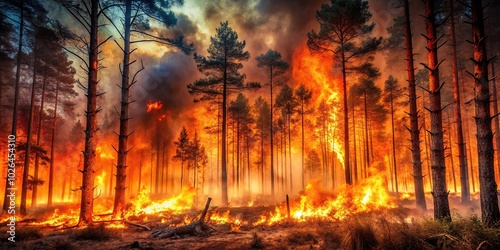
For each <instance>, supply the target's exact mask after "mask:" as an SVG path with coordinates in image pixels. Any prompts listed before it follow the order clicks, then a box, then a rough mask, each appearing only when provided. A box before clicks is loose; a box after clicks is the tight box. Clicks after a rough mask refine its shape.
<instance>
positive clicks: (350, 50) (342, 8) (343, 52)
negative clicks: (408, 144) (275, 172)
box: [307, 0, 382, 185]
mask: <svg viewBox="0 0 500 250" xmlns="http://www.w3.org/2000/svg"><path fill="white" fill-rule="evenodd" d="M371 16H372V14H371V13H370V11H369V10H368V2H366V1H362V0H331V5H328V4H323V5H321V9H320V10H318V11H317V12H316V19H317V21H318V23H319V24H320V30H319V32H318V33H316V32H315V31H314V30H312V31H311V32H309V33H308V34H307V37H308V41H307V46H308V47H309V50H310V51H311V52H313V53H325V52H332V53H333V55H334V56H335V57H336V58H337V60H339V62H340V64H341V69H342V92H343V93H342V94H343V115H344V124H343V127H344V165H345V166H344V169H345V180H346V183H347V184H349V185H350V184H352V177H351V165H350V157H351V155H350V153H349V126H348V122H349V113H348V108H347V73H348V71H350V70H356V69H358V67H356V66H354V65H352V64H353V62H355V61H356V60H359V59H362V58H364V59H368V56H369V55H371V54H373V53H374V52H375V51H376V50H377V48H378V47H379V46H380V44H381V41H382V38H372V37H369V35H370V33H371V32H372V30H373V28H374V27H375V23H370V24H367V23H368V22H369V21H370V18H371Z"/></svg>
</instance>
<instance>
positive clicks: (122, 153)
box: [110, 0, 133, 215]
mask: <svg viewBox="0 0 500 250" xmlns="http://www.w3.org/2000/svg"><path fill="white" fill-rule="evenodd" d="M131 13H132V0H126V1H125V19H124V28H125V31H124V32H123V43H124V44H123V70H122V83H121V87H120V89H121V102H120V107H121V108H120V134H119V135H118V160H117V164H116V188H115V201H114V206H113V214H114V215H117V214H118V213H120V212H121V211H122V210H123V209H124V208H125V189H126V177H127V176H126V173H127V153H128V151H129V149H128V146H127V142H128V137H129V135H130V134H129V132H128V120H129V116H128V108H129V104H130V101H129V96H130V93H129V90H130V87H131V84H130V81H129V80H130V78H129V75H130V54H131V53H132V52H131V51H130V26H131V15H132V14H131ZM132 84H133V82H132ZM110 194H111V193H110Z"/></svg>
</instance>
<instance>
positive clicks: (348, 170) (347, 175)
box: [341, 43, 352, 185]
mask: <svg viewBox="0 0 500 250" xmlns="http://www.w3.org/2000/svg"><path fill="white" fill-rule="evenodd" d="M344 45H345V44H344V43H342V44H341V47H342V48H341V56H342V59H341V64H342V92H343V93H342V94H343V105H344V106H343V115H344V170H345V183H346V184H347V185H351V184H352V179H351V165H350V164H349V162H350V160H349V157H350V154H349V114H348V110H347V75H346V74H347V72H346V70H347V69H346V59H345V49H344Z"/></svg>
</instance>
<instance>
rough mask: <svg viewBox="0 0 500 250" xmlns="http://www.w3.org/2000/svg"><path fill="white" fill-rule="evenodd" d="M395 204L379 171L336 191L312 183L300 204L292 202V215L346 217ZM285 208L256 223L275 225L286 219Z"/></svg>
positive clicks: (297, 218) (296, 217) (299, 217)
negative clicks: (322, 189) (327, 191)
mask: <svg viewBox="0 0 500 250" xmlns="http://www.w3.org/2000/svg"><path fill="white" fill-rule="evenodd" d="M395 207H396V204H395V202H394V200H393V199H392V198H391V197H390V196H389V193H388V191H387V188H386V187H385V185H384V176H383V175H382V174H378V175H373V176H371V177H369V178H367V179H364V180H362V181H361V182H360V183H359V184H356V185H354V186H344V187H343V188H342V189H341V191H340V192H339V193H337V194H336V195H332V194H328V193H325V192H321V191H320V190H319V189H317V188H315V186H314V185H312V184H308V185H307V187H306V190H305V193H304V194H303V195H302V196H301V197H300V201H299V202H298V204H294V205H291V206H290V216H291V218H292V219H293V220H295V221H298V222H303V221H307V220H310V219H319V220H343V219H345V218H346V217H348V216H350V215H353V214H358V213H362V212H371V211H375V210H379V209H382V208H395ZM285 211H286V207H284V206H281V207H276V209H275V212H274V213H270V214H269V215H268V216H265V215H262V216H261V217H260V219H259V220H258V221H256V222H254V223H253V225H254V226H257V225H262V224H267V225H273V224H275V223H278V222H281V221H283V220H286V219H287V214H286V212H285Z"/></svg>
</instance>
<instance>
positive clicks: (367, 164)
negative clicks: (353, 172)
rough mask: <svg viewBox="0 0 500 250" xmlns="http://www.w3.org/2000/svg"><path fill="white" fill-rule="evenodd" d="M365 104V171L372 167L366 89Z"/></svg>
mask: <svg viewBox="0 0 500 250" xmlns="http://www.w3.org/2000/svg"><path fill="white" fill-rule="evenodd" d="M364 105H365V137H366V144H365V150H366V159H365V160H366V168H365V171H366V170H367V169H369V168H370V144H369V141H370V139H369V138H370V137H369V136H368V104H367V100H366V90H365V93H364ZM365 175H366V172H365Z"/></svg>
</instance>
